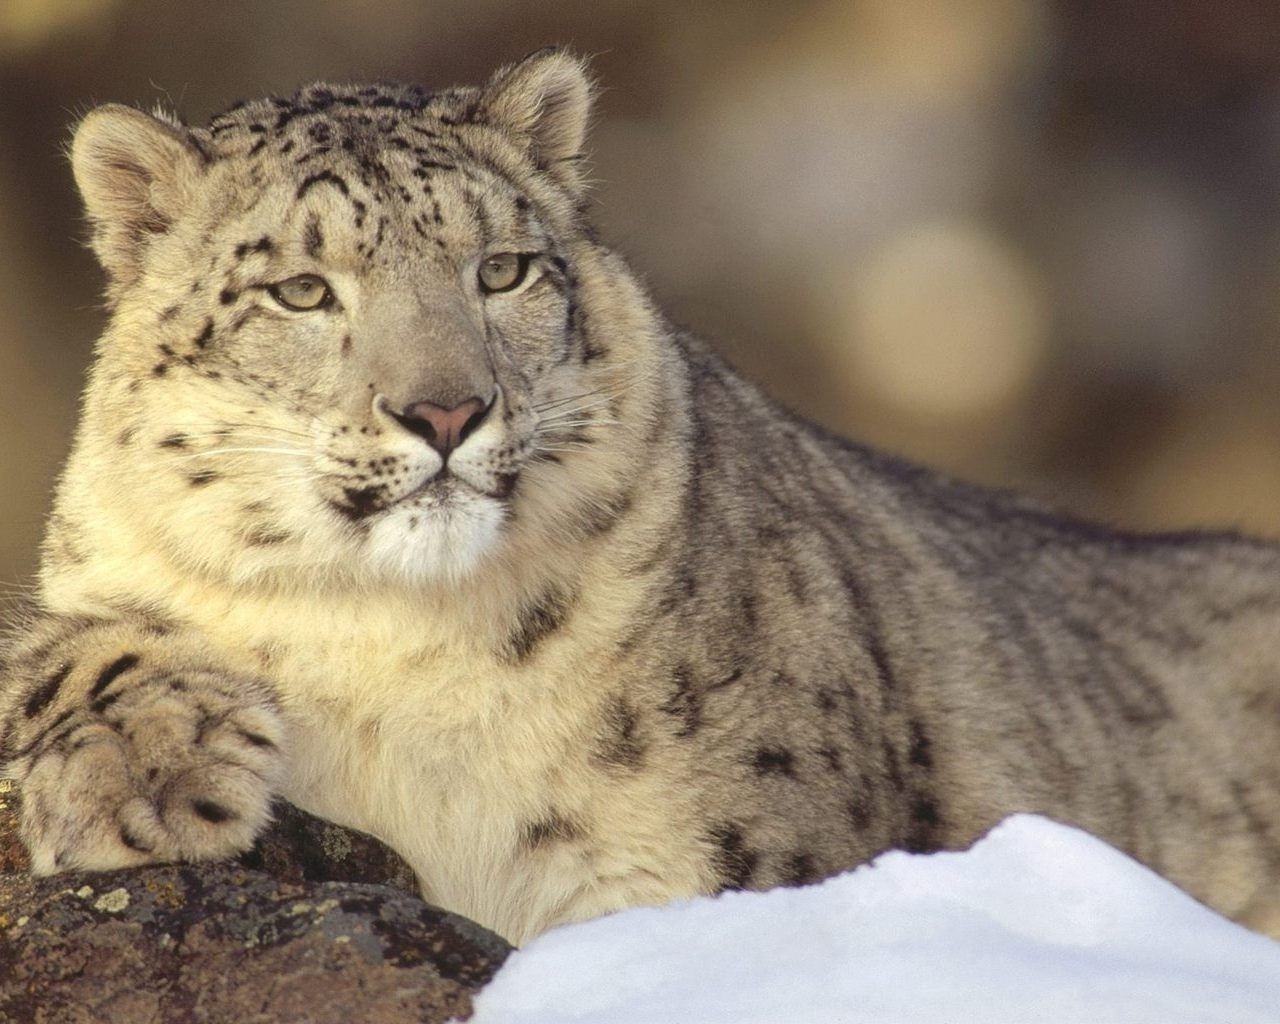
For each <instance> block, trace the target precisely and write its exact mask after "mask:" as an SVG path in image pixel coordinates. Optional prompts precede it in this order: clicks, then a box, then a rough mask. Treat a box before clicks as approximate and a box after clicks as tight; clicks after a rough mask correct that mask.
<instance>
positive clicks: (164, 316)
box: [160, 306, 182, 324]
mask: <svg viewBox="0 0 1280 1024" xmlns="http://www.w3.org/2000/svg"><path fill="white" fill-rule="evenodd" d="M181 312H182V307H181V306H169V307H168V308H167V309H164V310H162V311H161V312H160V322H161V323H162V324H165V323H168V322H169V321H170V320H172V319H173V318H174V317H175V316H177V315H178V314H179V313H181Z"/></svg>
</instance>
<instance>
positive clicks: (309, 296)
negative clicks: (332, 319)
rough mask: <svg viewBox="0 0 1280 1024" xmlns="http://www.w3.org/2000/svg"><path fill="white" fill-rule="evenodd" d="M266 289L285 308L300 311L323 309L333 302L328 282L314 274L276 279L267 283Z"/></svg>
mask: <svg viewBox="0 0 1280 1024" xmlns="http://www.w3.org/2000/svg"><path fill="white" fill-rule="evenodd" d="M267 291H269V292H270V293H271V297H272V298H273V299H275V300H276V302H278V303H280V305H282V306H284V308H285V309H292V310H294V311H296V312H300V313H306V312H309V311H310V310H313V309H324V308H325V307H326V306H330V305H332V304H333V292H332V291H331V290H330V288H329V285H328V283H327V282H326V281H325V279H324V278H323V277H317V276H316V275H315V274H299V275H298V276H297V277H291V278H289V279H288V280H286V281H277V282H276V283H275V284H273V285H269V286H268V288H267Z"/></svg>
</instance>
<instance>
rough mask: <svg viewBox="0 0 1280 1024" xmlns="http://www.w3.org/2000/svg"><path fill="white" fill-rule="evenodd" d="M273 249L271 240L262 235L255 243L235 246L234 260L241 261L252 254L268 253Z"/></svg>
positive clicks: (243, 243) (242, 243)
mask: <svg viewBox="0 0 1280 1024" xmlns="http://www.w3.org/2000/svg"><path fill="white" fill-rule="evenodd" d="M272 248H273V245H272V242H271V239H270V238H268V237H267V236H266V235H263V236H262V237H261V238H259V239H258V240H257V241H256V242H241V243H240V244H239V245H237V246H236V259H238V260H242V259H244V258H245V257H246V256H248V255H249V254H250V253H253V252H270V251H271V250H272Z"/></svg>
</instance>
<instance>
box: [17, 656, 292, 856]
mask: <svg viewBox="0 0 1280 1024" xmlns="http://www.w3.org/2000/svg"><path fill="white" fill-rule="evenodd" d="M283 741H284V728H283V725H282V723H281V720H280V717H279V714H278V712H277V711H276V710H275V708H274V705H273V703H272V702H271V700H270V699H269V698H268V697H266V696H265V694H263V692H262V690H261V688H260V687H258V686H257V685H256V684H252V683H245V682H241V681H238V680H233V679H230V678H228V677H226V676H223V675H221V674H218V673H213V672H191V671H188V672H184V673H183V674H182V676H181V677H180V678H179V677H176V676H175V677H172V678H154V679H150V680H147V681H145V682H141V681H140V682H139V683H138V684H137V685H135V686H133V687H131V688H127V689H122V691H121V692H120V694H119V696H118V697H116V698H114V699H113V700H111V702H110V703H109V705H107V706H105V707H103V706H102V702H101V701H99V702H98V704H97V705H93V706H91V707H89V708H86V709H85V712H84V713H82V714H76V715H73V716H70V717H69V718H68V720H67V722H66V723H65V724H64V725H63V726H62V728H61V729H58V730H54V731H53V732H51V734H50V735H48V736H47V737H46V738H44V740H43V741H42V742H41V743H40V745H39V748H38V749H37V750H35V751H33V752H32V753H31V755H30V757H29V759H28V760H27V766H26V768H27V770H26V771H23V772H21V773H19V778H20V786H21V791H22V806H23V811H22V834H23V840H24V841H25V843H26V845H27V848H28V850H29V851H30V854H31V867H32V871H33V872H35V873H36V874H50V873H52V872H55V871H66V870H71V869H89V870H108V869H112V868H119V867H130V866H133V865H137V864H145V863H150V862H154V861H173V860H209V859H215V858H221V857H228V856H231V855H233V854H236V853H239V852H241V851H243V850H246V849H248V848H249V847H250V846H251V845H252V843H253V840H254V838H255V837H256V836H257V834H258V833H259V832H260V831H261V830H262V829H263V827H264V826H265V825H266V824H267V822H268V820H269V819H270V808H271V801H272V796H273V794H274V792H275V789H276V787H277V784H278V781H279V779H280V777H281V774H282V769H283V761H282V744H283Z"/></svg>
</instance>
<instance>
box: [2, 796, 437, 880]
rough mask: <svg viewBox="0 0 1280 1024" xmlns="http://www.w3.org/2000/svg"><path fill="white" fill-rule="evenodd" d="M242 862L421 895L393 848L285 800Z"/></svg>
mask: <svg viewBox="0 0 1280 1024" xmlns="http://www.w3.org/2000/svg"><path fill="white" fill-rule="evenodd" d="M2 849H3V847H0V850H2ZM240 863H241V864H243V865H244V866H245V867H248V868H255V869H257V870H261V871H265V872H266V873H267V874H269V875H271V876H272V877H274V878H278V879H280V880H281V881H284V882H296V883H301V882H376V883H378V884H380V885H390V886H393V887H395V888H397V889H401V890H403V891H404V892H407V893H410V894H411V895H414V896H416V895H417V894H418V882H417V879H415V878H414V876H413V869H412V868H410V867H409V865H408V864H407V863H405V862H404V861H403V860H402V859H401V858H400V857H399V855H397V854H396V853H395V852H394V851H393V850H392V849H391V848H390V847H389V846H386V845H384V844H383V843H380V842H378V840H376V839H374V838H373V837H372V836H369V835H365V834H364V833H363V832H354V831H352V830H351V829H349V828H343V827H342V826H341V825H335V824H333V822H331V821H325V820H324V819H322V818H317V817H314V816H313V815H310V814H307V813H306V812H305V811H300V810H298V809H297V808H296V807H293V806H292V805H290V804H285V803H281V804H277V805H276V808H275V821H273V822H272V824H271V827H270V828H269V829H267V831H266V833H264V834H263V836H262V838H261V839H259V840H258V842H257V844H256V845H255V846H254V848H253V849H252V850H250V851H249V852H248V853H246V854H245V855H244V856H242V857H241V858H240Z"/></svg>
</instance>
